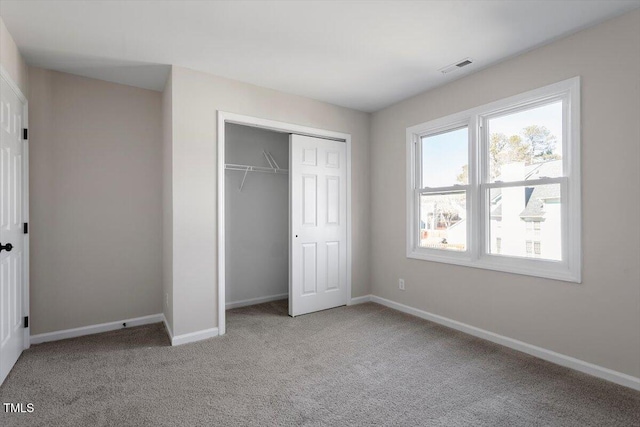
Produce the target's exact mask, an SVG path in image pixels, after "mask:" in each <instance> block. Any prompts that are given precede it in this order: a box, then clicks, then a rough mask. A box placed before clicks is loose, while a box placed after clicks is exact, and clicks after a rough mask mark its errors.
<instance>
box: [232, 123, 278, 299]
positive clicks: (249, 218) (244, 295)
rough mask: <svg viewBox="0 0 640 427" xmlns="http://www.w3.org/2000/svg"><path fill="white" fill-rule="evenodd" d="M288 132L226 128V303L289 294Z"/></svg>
mask: <svg viewBox="0 0 640 427" xmlns="http://www.w3.org/2000/svg"><path fill="white" fill-rule="evenodd" d="M288 166H289V135H288V134H286V133H282V132H275V131H272V130H267V129H261V128H257V127H250V126H244V125H239V124H233V123H230V124H228V125H227V126H226V128H225V218H226V221H225V236H226V243H225V252H226V257H225V258H226V259H225V267H226V268H225V270H226V272H225V287H226V292H225V297H226V298H225V308H226V309H227V310H229V309H233V308H239V307H245V306H249V305H255V304H261V303H265V302H270V301H278V300H287V299H288V297H289V176H288V170H287V168H288Z"/></svg>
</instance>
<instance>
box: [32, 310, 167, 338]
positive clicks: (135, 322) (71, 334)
mask: <svg viewBox="0 0 640 427" xmlns="http://www.w3.org/2000/svg"><path fill="white" fill-rule="evenodd" d="M163 319H164V315H163V314H162V313H159V314H151V315H149V316H142V317H136V318H134V319H125V320H118V321H116V322H108V323H100V324H98V325H89V326H83V327H81V328H73V329H64V330H62V331H55V332H47V333H44V334H37V335H31V337H30V339H29V341H30V342H31V344H40V343H43V342H49V341H58V340H65V339H67V338H75V337H81V336H84V335H92V334H99V333H101V332H109V331H115V330H116V329H124V327H123V326H122V324H123V323H126V324H127V326H126V327H127V328H128V327H131V326H141V325H148V324H150V323H159V322H162V321H163Z"/></svg>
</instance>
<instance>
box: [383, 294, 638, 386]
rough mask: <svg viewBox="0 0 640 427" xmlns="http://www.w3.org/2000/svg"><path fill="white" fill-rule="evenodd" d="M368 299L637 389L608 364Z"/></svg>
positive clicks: (634, 382)
mask: <svg viewBox="0 0 640 427" xmlns="http://www.w3.org/2000/svg"><path fill="white" fill-rule="evenodd" d="M371 301H373V302H375V303H378V304H381V305H384V306H386V307H389V308H393V309H395V310H398V311H402V312H404V313H408V314H412V315H414V316H417V317H420V318H422V319H425V320H430V321H432V322H435V323H439V324H441V325H444V326H447V327H449V328H452V329H456V330H458V331H461V332H464V333H467V334H469V335H473V336H476V337H478V338H482V339H485V340H487V341H491V342H494V343H497V344H500V345H503V346H505V347H509V348H512V349H514V350H518V351H521V352H523V353H527V354H529V355H531V356H535V357H538V358H540V359H543V360H546V361H548V362H551V363H555V364H557V365H560V366H565V367H567V368H571V369H575V370H576V371H580V372H583V373H585V374H589V375H593V376H594V377H598V378H602V379H604V380H607V381H611V382H613V383H616V384H620V385H623V386H625V387H629V388H632V389H635V390H640V378H637V377H633V376H631V375H627V374H623V373H621V372H617V371H614V370H612V369H609V368H604V367H602V366H598V365H594V364H593V363H589V362H585V361H584V360H580V359H576V358H573V357H570V356H566V355H564V354H560V353H556V352H555V351H551V350H547V349H545V348H542V347H537V346H535V345H532V344H527V343H525V342H522V341H518V340H515V339H513V338H508V337H505V336H503V335H498V334H496V333H493V332H489V331H486V330H484V329H480V328H476V327H475V326H471V325H467V324H466V323H462V322H458V321H456V320H452V319H449V318H447V317H443V316H439V315H437V314H432V313H429V312H427V311H424V310H420V309H417V308H413V307H409V306H408V305H404V304H400V303H397V302H395V301H391V300H388V299H385V298H381V297H377V296H375V295H372V296H371Z"/></svg>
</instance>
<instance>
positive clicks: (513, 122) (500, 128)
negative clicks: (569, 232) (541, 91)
mask: <svg viewBox="0 0 640 427" xmlns="http://www.w3.org/2000/svg"><path fill="white" fill-rule="evenodd" d="M487 126H488V129H489V172H490V177H489V178H490V181H491V182H495V181H503V182H508V181H526V180H529V179H539V178H543V177H548V178H556V177H559V176H562V101H559V102H554V103H553V104H548V105H544V106H542V107H536V108H532V109H530V110H526V111H520V112H518V113H514V114H508V115H505V116H500V117H496V118H492V119H489V120H488V124H487Z"/></svg>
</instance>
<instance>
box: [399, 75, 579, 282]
mask: <svg viewBox="0 0 640 427" xmlns="http://www.w3.org/2000/svg"><path fill="white" fill-rule="evenodd" d="M560 100H561V101H562V105H563V135H562V162H563V176H561V177H557V178H544V177H543V178H539V179H533V180H527V181H522V182H499V181H498V182H490V180H489V179H488V178H489V158H488V155H487V153H488V147H487V144H488V141H489V136H488V130H487V126H485V123H486V121H487V120H488V119H490V118H492V117H496V116H502V115H504V114H509V113H514V112H517V111H519V110H527V109H531V108H534V107H536V106H539V105H546V104H549V103H552V102H554V101H560ZM464 126H468V130H469V163H468V165H469V169H468V171H469V182H468V184H467V185H454V186H451V187H439V188H420V187H419V186H420V185H421V178H422V171H421V163H422V162H421V159H422V155H421V144H420V141H421V138H422V137H425V136H431V135H436V134H439V133H442V132H447V131H451V130H455V129H459V128H461V127H464ZM406 143H407V240H406V241H407V248H406V249H407V258H414V259H420V260H427V261H436V262H443V263H448V264H456V265H464V266H468V267H475V268H483V269H488V270H497V271H504V272H509V273H516V274H524V275H528V276H536V277H543V278H549V279H556V280H562V281H567V282H576V283H581V280H582V277H581V275H582V274H581V273H582V265H581V264H582V249H581V248H582V243H581V230H582V212H581V198H580V196H581V188H580V77H574V78H571V79H568V80H564V81H561V82H558V83H554V84H551V85H548V86H545V87H542V88H539V89H535V90H532V91H529V92H525V93H521V94H519V95H515V96H511V97H509V98H505V99H501V100H499V101H495V102H492V103H489V104H486V105H482V106H479V107H476V108H472V109H469V110H466V111H463V112H460V113H456V114H452V115H449V116H446V117H442V118H439V119H436V120H432V121H429V122H426V123H421V124H419V125H416V126H412V127H409V128H407V141H406ZM545 184H560V186H561V192H562V211H561V212H562V222H561V229H562V260H561V261H552V260H545V259H536V258H524V257H515V256H508V255H499V254H491V253H490V244H491V241H490V236H489V221H490V218H489V215H488V214H487V213H488V207H487V206H486V204H487V203H488V197H487V194H488V192H489V191H490V190H491V189H492V188H501V187H512V186H518V185H527V186H532V185H545ZM462 190H466V191H467V250H466V251H464V252H462V251H452V250H446V249H433V248H422V247H420V212H419V210H420V203H419V198H420V194H425V193H429V192H433V193H437V192H447V191H462Z"/></svg>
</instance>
